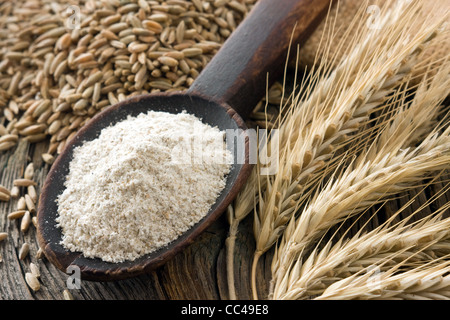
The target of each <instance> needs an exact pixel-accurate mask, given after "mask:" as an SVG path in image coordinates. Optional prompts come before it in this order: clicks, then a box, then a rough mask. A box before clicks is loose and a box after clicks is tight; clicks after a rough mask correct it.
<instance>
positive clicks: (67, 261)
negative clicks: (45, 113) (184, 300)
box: [37, 0, 330, 281]
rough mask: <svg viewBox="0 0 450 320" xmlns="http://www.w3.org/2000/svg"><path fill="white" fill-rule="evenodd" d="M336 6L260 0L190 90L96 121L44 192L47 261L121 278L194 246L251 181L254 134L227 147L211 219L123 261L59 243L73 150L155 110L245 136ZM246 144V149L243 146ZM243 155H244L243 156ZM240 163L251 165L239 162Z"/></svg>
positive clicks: (88, 274) (40, 221)
mask: <svg viewBox="0 0 450 320" xmlns="http://www.w3.org/2000/svg"><path fill="white" fill-rule="evenodd" d="M329 6H330V0H276V1H275V0H259V1H258V2H257V4H256V5H255V6H254V7H253V9H252V10H251V12H250V14H249V15H248V16H247V17H246V18H245V19H244V21H243V22H242V23H241V24H240V25H239V27H238V28H237V29H236V30H235V31H234V32H233V33H232V34H231V36H230V37H229V38H228V39H227V41H225V43H224V44H223V46H222V48H221V49H220V50H219V51H218V52H217V53H216V54H215V55H214V57H213V59H212V60H211V61H210V62H209V63H208V64H207V66H206V67H205V68H204V70H203V71H202V72H201V73H200V75H199V76H198V77H197V79H196V80H195V81H194V83H193V84H192V85H191V86H190V88H189V90H187V91H186V92H177V93H158V94H150V95H142V96H136V97H132V98H129V99H127V100H124V101H122V102H120V103H118V104H115V105H113V106H111V107H109V108H106V109H105V110H103V111H102V112H100V113H99V114H98V115H96V116H95V117H94V118H92V119H91V120H90V121H89V122H88V123H87V124H86V125H85V126H84V127H83V128H81V129H80V130H79V132H77V134H76V136H75V137H74V138H72V140H70V141H69V142H68V143H67V145H66V146H65V148H64V150H63V151H62V152H61V154H60V155H59V156H58V157H57V159H56V161H55V162H54V163H53V165H52V168H51V170H50V172H49V174H48V176H47V179H46V181H45V184H44V186H43V189H42V191H41V196H40V200H39V206H38V213H37V235H38V241H39V246H40V247H41V248H42V249H43V251H44V253H45V255H46V257H47V258H48V260H49V261H50V262H51V263H53V264H54V265H55V266H56V267H57V268H59V269H60V270H62V271H64V272H70V270H68V268H69V267H70V266H76V267H78V268H79V270H80V274H81V278H82V279H86V280H96V281H109V280H118V279H124V278H129V277H133V276H136V275H139V274H142V273H146V272H150V271H152V270H154V269H155V268H157V267H159V266H161V265H162V264H164V263H165V262H166V261H167V260H169V259H170V258H172V257H173V256H174V255H175V254H177V253H178V252H180V251H181V250H182V249H183V248H184V247H186V246H187V245H189V244H191V243H192V242H193V241H194V240H195V239H196V238H197V237H198V236H199V235H200V234H201V233H202V232H203V231H204V230H205V229H206V228H208V227H209V226H210V225H211V224H212V223H213V222H214V221H215V220H216V219H217V218H218V217H219V216H220V215H221V214H222V213H223V212H224V211H225V209H226V208H227V206H228V205H229V204H231V202H232V201H233V200H234V198H235V197H236V196H237V194H238V192H239V190H240V189H241V188H242V186H243V185H244V183H245V182H246V179H247V177H248V176H249V175H250V172H251V169H252V165H251V164H250V163H249V149H250V146H249V138H248V135H243V136H241V138H239V139H238V143H237V144H234V143H230V144H227V146H230V145H237V148H234V149H233V150H230V151H232V153H233V154H234V159H235V162H234V164H232V167H231V171H230V173H229V174H228V176H227V181H226V186H225V188H224V189H223V190H222V192H221V194H220V195H219V197H218V198H217V200H216V202H215V204H214V205H213V206H212V207H211V208H210V210H209V212H208V213H207V215H206V216H205V217H204V218H203V219H202V220H201V221H199V222H198V223H197V224H195V225H194V226H193V227H192V228H191V229H190V230H188V231H187V232H185V233H184V234H183V235H181V236H180V237H179V238H177V239H176V240H174V241H173V242H172V243H170V244H168V245H167V246H166V247H163V248H161V249H159V250H157V251H155V252H153V253H150V254H147V255H144V256H142V257H140V258H138V259H136V260H133V261H125V262H122V263H109V262H105V261H103V260H101V259H93V258H86V257H84V256H83V254H82V253H81V252H70V251H68V250H66V249H65V248H64V247H63V246H62V245H61V244H60V242H61V240H62V236H63V235H62V231H61V229H60V228H59V227H58V226H56V222H55V219H56V218H57V217H58V205H57V202H56V200H57V199H58V196H59V195H60V194H61V193H62V192H63V191H64V183H65V181H66V176H67V175H68V173H69V166H70V162H71V160H72V156H73V151H74V149H75V148H76V147H78V146H81V145H82V144H83V143H84V142H86V141H91V140H94V139H96V138H97V137H98V136H99V135H100V132H101V130H102V129H103V128H106V127H109V126H111V125H114V124H115V123H118V122H120V121H122V120H125V119H126V118H127V117H128V116H137V115H139V114H140V113H143V112H144V113H145V112H148V111H150V110H152V111H164V112H169V113H180V112H182V111H184V110H185V111H186V112H187V113H189V114H192V115H194V116H196V117H198V118H200V119H201V120H202V121H203V122H204V123H205V124H209V125H211V126H212V127H218V129H220V130H222V131H224V130H230V129H231V130H243V131H245V130H246V129H247V127H246V125H245V122H244V119H245V118H246V117H247V116H248V115H249V114H250V113H251V111H252V109H253V108H254V106H256V104H257V102H258V101H259V100H260V99H261V98H262V97H263V96H264V93H265V92H266V86H267V85H271V83H273V82H274V80H276V79H278V78H279V76H280V75H281V74H282V71H283V69H284V68H283V65H284V64H285V62H286V59H287V56H286V55H287V52H288V49H289V47H290V46H291V45H296V44H298V43H300V42H302V41H304V40H305V39H306V38H307V36H308V35H309V34H310V33H311V32H312V31H313V30H314V28H315V27H316V26H317V25H318V24H319V22H320V21H321V20H322V18H323V17H324V16H325V14H326V12H327V10H328V9H329ZM267 74H269V75H270V78H269V79H268V78H267ZM243 138H245V139H243ZM239 143H241V144H243V146H242V145H241V148H239V147H240V146H239ZM238 150H239V152H240V153H244V155H242V154H237V151H238ZM242 156H244V157H242ZM239 159H244V160H245V161H243V163H240V162H242V161H239Z"/></svg>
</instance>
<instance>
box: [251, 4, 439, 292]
mask: <svg viewBox="0 0 450 320" xmlns="http://www.w3.org/2000/svg"><path fill="white" fill-rule="evenodd" d="M397 10H402V12H403V10H404V9H401V8H397ZM416 10H418V7H416V6H412V7H410V8H409V10H406V11H405V14H403V15H401V17H399V16H400V15H399V14H398V12H397V11H395V10H394V11H391V12H390V14H387V15H386V17H387V18H391V19H385V20H384V23H385V27H386V28H387V29H388V30H389V32H386V33H388V34H389V35H390V37H385V36H383V35H380V34H377V33H376V32H372V31H371V32H368V34H364V37H363V39H364V41H363V42H362V44H358V45H355V49H354V51H352V52H351V53H350V55H349V56H348V57H347V58H346V59H344V61H343V62H342V64H341V65H339V66H338V67H337V69H336V70H335V71H334V72H332V73H331V75H330V76H329V77H325V78H323V79H322V81H318V84H317V86H315V88H314V90H313V91H311V92H310V93H309V94H307V97H306V98H307V99H306V100H305V101H303V99H301V98H300V97H299V98H297V99H294V102H293V104H296V103H298V104H299V105H295V106H293V107H292V110H291V112H288V114H287V115H286V116H285V118H284V120H283V121H282V122H281V125H280V131H281V134H280V135H281V144H285V145H286V148H285V149H283V150H282V152H281V154H280V167H279V170H278V173H277V174H276V175H275V176H274V177H272V178H271V179H267V183H266V185H267V189H266V190H265V192H264V193H263V197H262V198H261V199H260V201H259V204H260V205H259V210H257V212H256V214H255V226H256V227H254V232H255V238H256V245H257V248H256V251H255V255H254V261H253V270H254V269H255V268H256V263H257V261H258V259H259V257H260V256H261V255H262V254H263V253H264V252H266V251H267V250H268V249H270V248H271V247H272V245H273V244H274V243H275V242H276V241H277V239H278V238H279V236H280V235H281V233H282V231H283V229H284V228H285V225H286V223H287V221H289V219H290V217H291V216H292V214H293V213H294V212H295V211H296V209H297V208H298V207H300V206H301V205H302V202H303V201H304V200H305V199H306V198H307V197H306V196H305V193H304V190H307V189H308V188H309V187H310V186H311V185H313V184H314V183H315V181H317V180H316V179H314V176H320V175H321V174H323V171H322V170H323V169H325V168H327V169H329V168H330V167H329V166H327V164H328V165H329V164H330V162H329V161H330V159H331V158H332V157H333V154H334V152H335V151H336V150H337V149H339V148H340V147H342V146H344V145H345V144H344V143H342V141H343V140H344V141H345V138H346V137H347V136H348V135H351V134H354V133H355V132H357V131H358V129H359V127H361V126H362V124H364V123H367V121H369V115H370V114H371V113H373V112H374V111H376V110H378V108H379V107H380V105H382V104H383V102H384V101H385V100H386V97H387V96H388V95H389V94H390V93H392V92H393V90H394V88H395V87H396V86H398V84H399V82H401V81H402V80H403V79H404V78H405V77H406V76H407V75H408V73H409V72H410V70H411V67H412V65H413V64H414V61H416V58H417V55H418V53H419V52H420V51H421V46H423V45H425V44H426V43H428V42H429V41H430V40H431V39H432V38H433V37H434V36H435V34H436V30H437V28H438V27H439V25H440V24H441V22H437V23H436V24H433V25H432V26H431V27H426V26H425V25H424V26H423V27H422V30H421V32H419V33H417V34H416V35H415V37H414V38H413V39H411V41H410V42H409V43H408V44H406V45H405V44H404V42H405V40H406V39H407V38H409V35H408V34H407V32H406V31H405V25H408V23H410V22H411V21H412V20H413V17H414V14H415V12H416ZM393 17H398V19H399V20H398V21H395V19H393ZM399 43H401V44H402V45H399ZM303 91H304V90H303ZM302 94H303V93H302ZM308 95H309V96H308ZM327 162H328V163H327ZM254 279H255V274H254V272H252V283H253V286H252V287H253V289H255V286H254V283H255V280H254ZM254 291H255V290H254ZM256 297H257V295H256V293H255V292H254V298H256Z"/></svg>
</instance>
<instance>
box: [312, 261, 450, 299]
mask: <svg viewBox="0 0 450 320" xmlns="http://www.w3.org/2000/svg"><path fill="white" fill-rule="evenodd" d="M448 257H449V256H447V257H446V258H448ZM400 267H401V263H400V264H399V265H398V266H395V267H392V268H391V269H389V270H387V271H385V272H381V273H379V274H378V275H377V280H376V284H375V285H374V282H373V281H371V279H370V278H371V277H372V274H371V273H370V272H368V273H366V274H355V275H352V276H350V277H348V278H345V279H342V280H340V281H338V282H335V283H333V284H332V285H331V286H329V287H328V288H327V289H326V290H325V292H324V293H323V294H322V295H320V296H318V297H316V298H315V299H317V300H331V299H339V300H344V299H346V300H349V299H366V300H369V299H377V300H381V299H384V300H387V299H402V300H405V299H408V300H423V299H426V300H449V299H450V275H449V274H448V273H449V271H450V261H449V260H445V259H437V261H432V262H429V263H427V264H425V265H423V266H418V267H416V268H412V269H410V270H407V271H404V272H399V273H396V271H397V270H398V268H400Z"/></svg>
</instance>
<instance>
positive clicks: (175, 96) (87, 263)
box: [38, 93, 251, 281]
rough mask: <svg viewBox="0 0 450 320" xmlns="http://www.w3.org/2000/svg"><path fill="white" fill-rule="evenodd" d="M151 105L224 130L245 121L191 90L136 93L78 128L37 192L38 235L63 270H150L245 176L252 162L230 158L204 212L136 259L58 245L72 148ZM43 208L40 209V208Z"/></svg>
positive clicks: (126, 273) (110, 275) (107, 276)
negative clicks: (113, 259)
mask: <svg viewBox="0 0 450 320" xmlns="http://www.w3.org/2000/svg"><path fill="white" fill-rule="evenodd" d="M150 110H151V111H164V112H169V113H174V114H176V113H180V112H182V111H183V110H185V111H186V112H187V113H189V114H192V115H195V116H196V117H198V118H201V120H202V121H203V123H205V124H209V125H212V126H217V127H218V128H219V129H220V130H221V131H225V130H227V129H228V130H230V129H231V130H246V126H245V123H244V120H243V119H242V118H241V117H240V116H239V115H238V114H237V113H236V112H235V111H234V110H233V109H232V108H231V107H229V106H227V105H226V104H221V103H217V102H214V101H212V100H210V99H205V98H203V97H201V96H199V95H195V94H184V93H158V94H152V95H142V96H136V97H133V98H130V99H127V100H125V101H123V102H121V103H118V104H116V105H114V106H111V107H110V108H108V109H106V110H105V111H103V112H101V113H99V114H98V115H97V116H95V117H94V118H93V119H92V120H91V121H90V122H89V123H88V124H86V126H84V127H83V128H82V129H80V131H79V132H78V133H77V135H76V136H75V137H74V138H73V139H72V140H71V141H70V142H69V143H68V145H67V147H66V148H65V149H64V150H63V152H62V153H61V154H60V155H59V156H58V158H57V159H56V161H55V163H54V164H53V166H52V168H51V170H50V172H49V173H48V176H47V181H46V184H45V186H44V188H43V190H42V193H41V197H40V202H39V203H40V205H39V208H40V212H39V213H38V228H39V233H38V237H39V238H38V239H39V242H40V246H41V248H43V250H44V252H45V254H46V256H47V258H48V259H49V261H50V262H52V263H53V264H54V265H55V266H57V267H58V268H59V269H60V270H62V271H64V272H65V271H66V270H67V268H68V267H69V266H78V267H79V268H80V271H81V274H82V277H83V279H86V280H102V281H106V280H111V279H123V278H129V277H132V276H136V275H138V274H141V273H145V272H146V271H148V270H153V269H155V268H157V267H158V266H160V265H161V264H163V263H164V262H165V261H167V260H168V259H170V258H172V257H173V256H174V255H175V254H177V253H178V252H179V251H181V250H182V249H183V248H185V247H186V246H187V245H189V244H191V243H192V242H193V241H194V239H195V238H196V237H197V236H198V235H200V234H201V233H202V232H203V231H204V230H205V229H207V228H208V227H209V226H210V225H211V224H212V223H213V222H214V221H215V220H216V219H217V218H218V217H219V216H220V215H221V214H222V212H223V211H224V210H225V209H226V207H227V206H228V205H229V204H230V203H231V201H232V200H233V199H234V197H235V196H236V195H237V193H238V192H239V189H240V187H241V186H242V184H243V183H244V182H245V181H246V179H247V177H248V176H249V174H250V171H251V165H250V164H249V163H248V161H245V163H236V161H235V163H233V164H232V166H231V170H230V173H229V174H228V175H227V181H226V185H225V188H224V189H223V191H222V192H221V194H220V195H219V197H218V198H217V199H216V202H215V204H214V205H213V206H212V207H211V209H210V211H209V212H208V214H207V215H206V216H205V217H204V218H203V219H202V220H201V221H199V222H198V223H197V224H195V225H194V226H193V227H192V228H191V229H189V230H188V231H187V232H185V233H184V234H183V235H181V236H180V237H179V238H177V239H176V240H175V241H173V242H171V243H170V244H169V245H168V246H165V247H163V248H161V249H159V250H157V251H154V252H153V253H150V254H147V255H144V256H142V257H140V258H138V259H137V260H134V261H125V262H122V263H110V262H105V261H103V260H101V259H99V258H95V259H92V258H85V257H84V256H83V254H82V253H81V252H69V251H68V250H66V249H65V248H64V247H63V246H62V245H61V244H60V241H61V239H62V230H61V229H60V228H59V227H58V226H56V224H55V219H56V218H57V217H58V204H57V197H58V195H60V194H61V193H62V192H63V191H64V188H65V187H64V183H65V178H66V176H67V175H68V173H69V165H70V161H71V159H72V156H73V151H74V149H75V148H77V147H79V146H81V145H82V144H83V143H84V142H86V141H91V140H94V139H96V138H98V136H99V135H100V132H101V130H102V129H103V128H106V127H108V126H111V125H114V124H115V123H118V122H120V121H122V120H125V119H126V118H127V117H128V116H137V115H139V114H140V113H146V112H148V111H150ZM247 143H248V140H247ZM241 150H245V152H246V154H245V159H248V150H249V148H248V147H246V148H242V149H241ZM234 152H235V154H234V159H237V158H238V155H237V154H236V148H235V150H234ZM44 208H45V212H44V211H43V209H44Z"/></svg>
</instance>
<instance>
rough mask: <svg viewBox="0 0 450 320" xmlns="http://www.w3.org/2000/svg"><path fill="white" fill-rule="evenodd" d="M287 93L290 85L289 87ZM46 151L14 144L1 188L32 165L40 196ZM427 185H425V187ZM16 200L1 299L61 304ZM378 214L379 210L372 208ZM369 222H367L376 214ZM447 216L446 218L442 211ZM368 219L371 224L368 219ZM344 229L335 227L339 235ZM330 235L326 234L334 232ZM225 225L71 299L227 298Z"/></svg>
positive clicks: (245, 277)
mask: <svg viewBox="0 0 450 320" xmlns="http://www.w3.org/2000/svg"><path fill="white" fill-rule="evenodd" d="M287 90H288V91H289V86H288V87H287ZM47 149H48V142H40V143H37V144H31V145H30V144H29V143H28V142H26V141H21V142H19V144H18V146H17V147H16V148H14V149H12V150H10V151H8V152H4V153H1V154H0V185H3V186H5V187H7V188H9V189H11V188H12V186H13V180H14V179H17V178H21V177H23V172H24V170H25V167H26V166H27V165H28V164H29V163H30V162H33V164H34V166H35V173H34V181H36V182H37V184H38V185H37V187H36V190H37V191H38V194H39V192H40V188H41V187H42V185H43V183H44V181H45V178H46V174H47V173H48V171H49V168H50V166H49V165H48V164H46V163H44V162H43V160H42V159H41V154H42V153H45V152H46V150H47ZM449 183H450V174H448V173H447V174H444V175H442V176H441V177H440V178H438V179H435V180H433V179H428V180H426V181H423V182H421V183H418V187H417V188H416V189H413V190H410V191H409V192H405V193H404V194H401V195H399V196H398V197H396V198H395V199H394V200H391V201H389V202H387V203H386V204H384V205H383V206H381V209H380V208H379V207H376V208H373V209H372V210H370V211H368V212H366V213H365V214H364V215H363V216H362V217H361V218H359V219H358V220H357V222H356V223H353V222H354V220H350V221H348V222H346V223H347V224H348V226H352V228H353V230H352V232H349V233H348V235H350V236H351V235H352V234H353V232H354V231H356V230H359V229H360V228H362V227H364V228H367V229H371V228H374V227H376V226H377V225H379V224H380V223H382V222H383V221H385V220H386V218H387V217H389V216H390V215H391V214H392V213H394V212H396V211H397V210H398V209H399V208H401V207H402V206H404V205H405V204H406V203H407V202H408V201H409V200H410V199H412V198H413V197H415V198H416V201H415V202H414V203H413V204H412V205H411V206H410V208H408V210H405V211H404V212H403V213H402V214H401V215H400V218H403V217H405V216H407V215H408V214H410V213H411V212H413V211H414V210H416V209H417V208H419V207H420V206H421V205H422V204H424V203H426V202H427V200H428V199H430V198H431V197H432V196H433V195H435V194H437V193H439V192H441V191H442V190H443V189H444V188H447V190H448V187H449ZM427 185H428V186H427ZM448 201H450V191H448V192H447V193H445V194H444V195H443V196H441V197H439V198H438V199H436V200H435V201H434V202H432V203H431V204H429V205H427V206H424V208H423V210H422V211H421V213H420V214H416V215H415V217H416V218H420V217H422V216H424V215H427V214H429V213H431V212H433V211H434V210H435V209H436V208H438V207H440V206H441V205H443V204H445V203H446V202H448ZM16 206H17V199H12V200H11V201H9V202H0V232H7V233H8V238H7V239H6V240H5V241H2V242H0V256H1V257H2V259H3V261H2V262H0V284H1V285H0V300H25V299H27V300H60V299H64V296H63V290H65V289H67V280H68V278H69V276H68V275H67V274H65V273H63V272H61V271H60V270H58V269H57V268H55V267H54V266H53V265H52V264H51V263H50V262H49V261H47V260H46V259H45V258H44V259H37V258H36V253H37V251H38V249H39V248H38V244H37V238H36V229H35V228H34V227H33V226H31V227H30V228H29V230H28V231H27V232H26V233H25V234H24V233H22V232H20V220H15V221H10V220H9V219H8V218H7V215H8V213H10V212H12V211H15V208H16ZM378 209H379V210H378ZM376 210H378V211H377V213H376V215H375V217H373V215H374V213H375V211H376ZM446 214H447V215H448V216H450V212H447V213H446ZM371 217H372V219H370V223H367V224H366V221H367V220H368V219H369V218H371ZM252 219H253V218H252V215H251V214H250V215H249V216H248V217H247V218H246V219H245V220H244V221H243V222H242V223H241V224H240V227H239V233H238V235H237V239H236V247H235V252H234V273H235V285H236V295H237V297H238V299H251V298H252V293H251V288H250V269H251V262H252V261H251V260H252V256H253V252H254V248H255V244H254V238H253V234H252ZM345 229H346V228H340V229H339V232H341V231H342V232H343V231H345ZM334 231H335V230H331V232H330V234H332V233H333V232H334ZM227 234H228V223H227V221H226V219H225V215H223V216H221V217H220V218H219V219H218V220H217V221H216V222H215V223H214V224H213V225H212V226H211V227H210V228H209V229H208V230H207V231H206V232H205V233H204V234H202V235H201V236H200V237H199V239H198V240H197V241H196V242H195V243H194V244H192V245H190V246H189V247H187V248H186V249H185V250H184V251H182V252H181V253H179V254H178V255H176V256H175V257H174V258H173V259H172V260H170V261H169V262H167V263H166V264H165V265H163V266H162V267H160V268H159V269H157V270H156V271H154V272H152V273H150V274H146V275H142V276H138V277H135V278H132V279H127V280H120V281H114V282H90V281H86V280H82V281H81V289H79V290H78V289H71V290H70V293H71V294H72V296H73V298H74V299H76V300H226V299H229V296H228V289H227V278H226V261H225V256H226V255H225V240H226V238H227ZM25 242H27V243H29V245H30V254H29V255H28V256H27V257H26V258H25V259H24V260H20V259H19V250H20V248H21V246H22V244H23V243H25ZM272 255H273V249H272V250H271V251H269V252H268V253H267V254H266V255H265V256H263V257H262V258H261V259H260V261H259V264H258V268H257V287H258V294H259V298H260V299H266V298H267V294H268V292H269V283H270V264H271V258H272ZM31 262H32V263H35V264H37V265H38V267H39V269H40V273H41V278H40V283H41V288H40V290H39V291H37V292H33V291H32V290H31V289H30V288H29V287H28V285H27V284H26V282H25V273H26V272H29V271H30V269H29V265H30V263H31Z"/></svg>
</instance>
